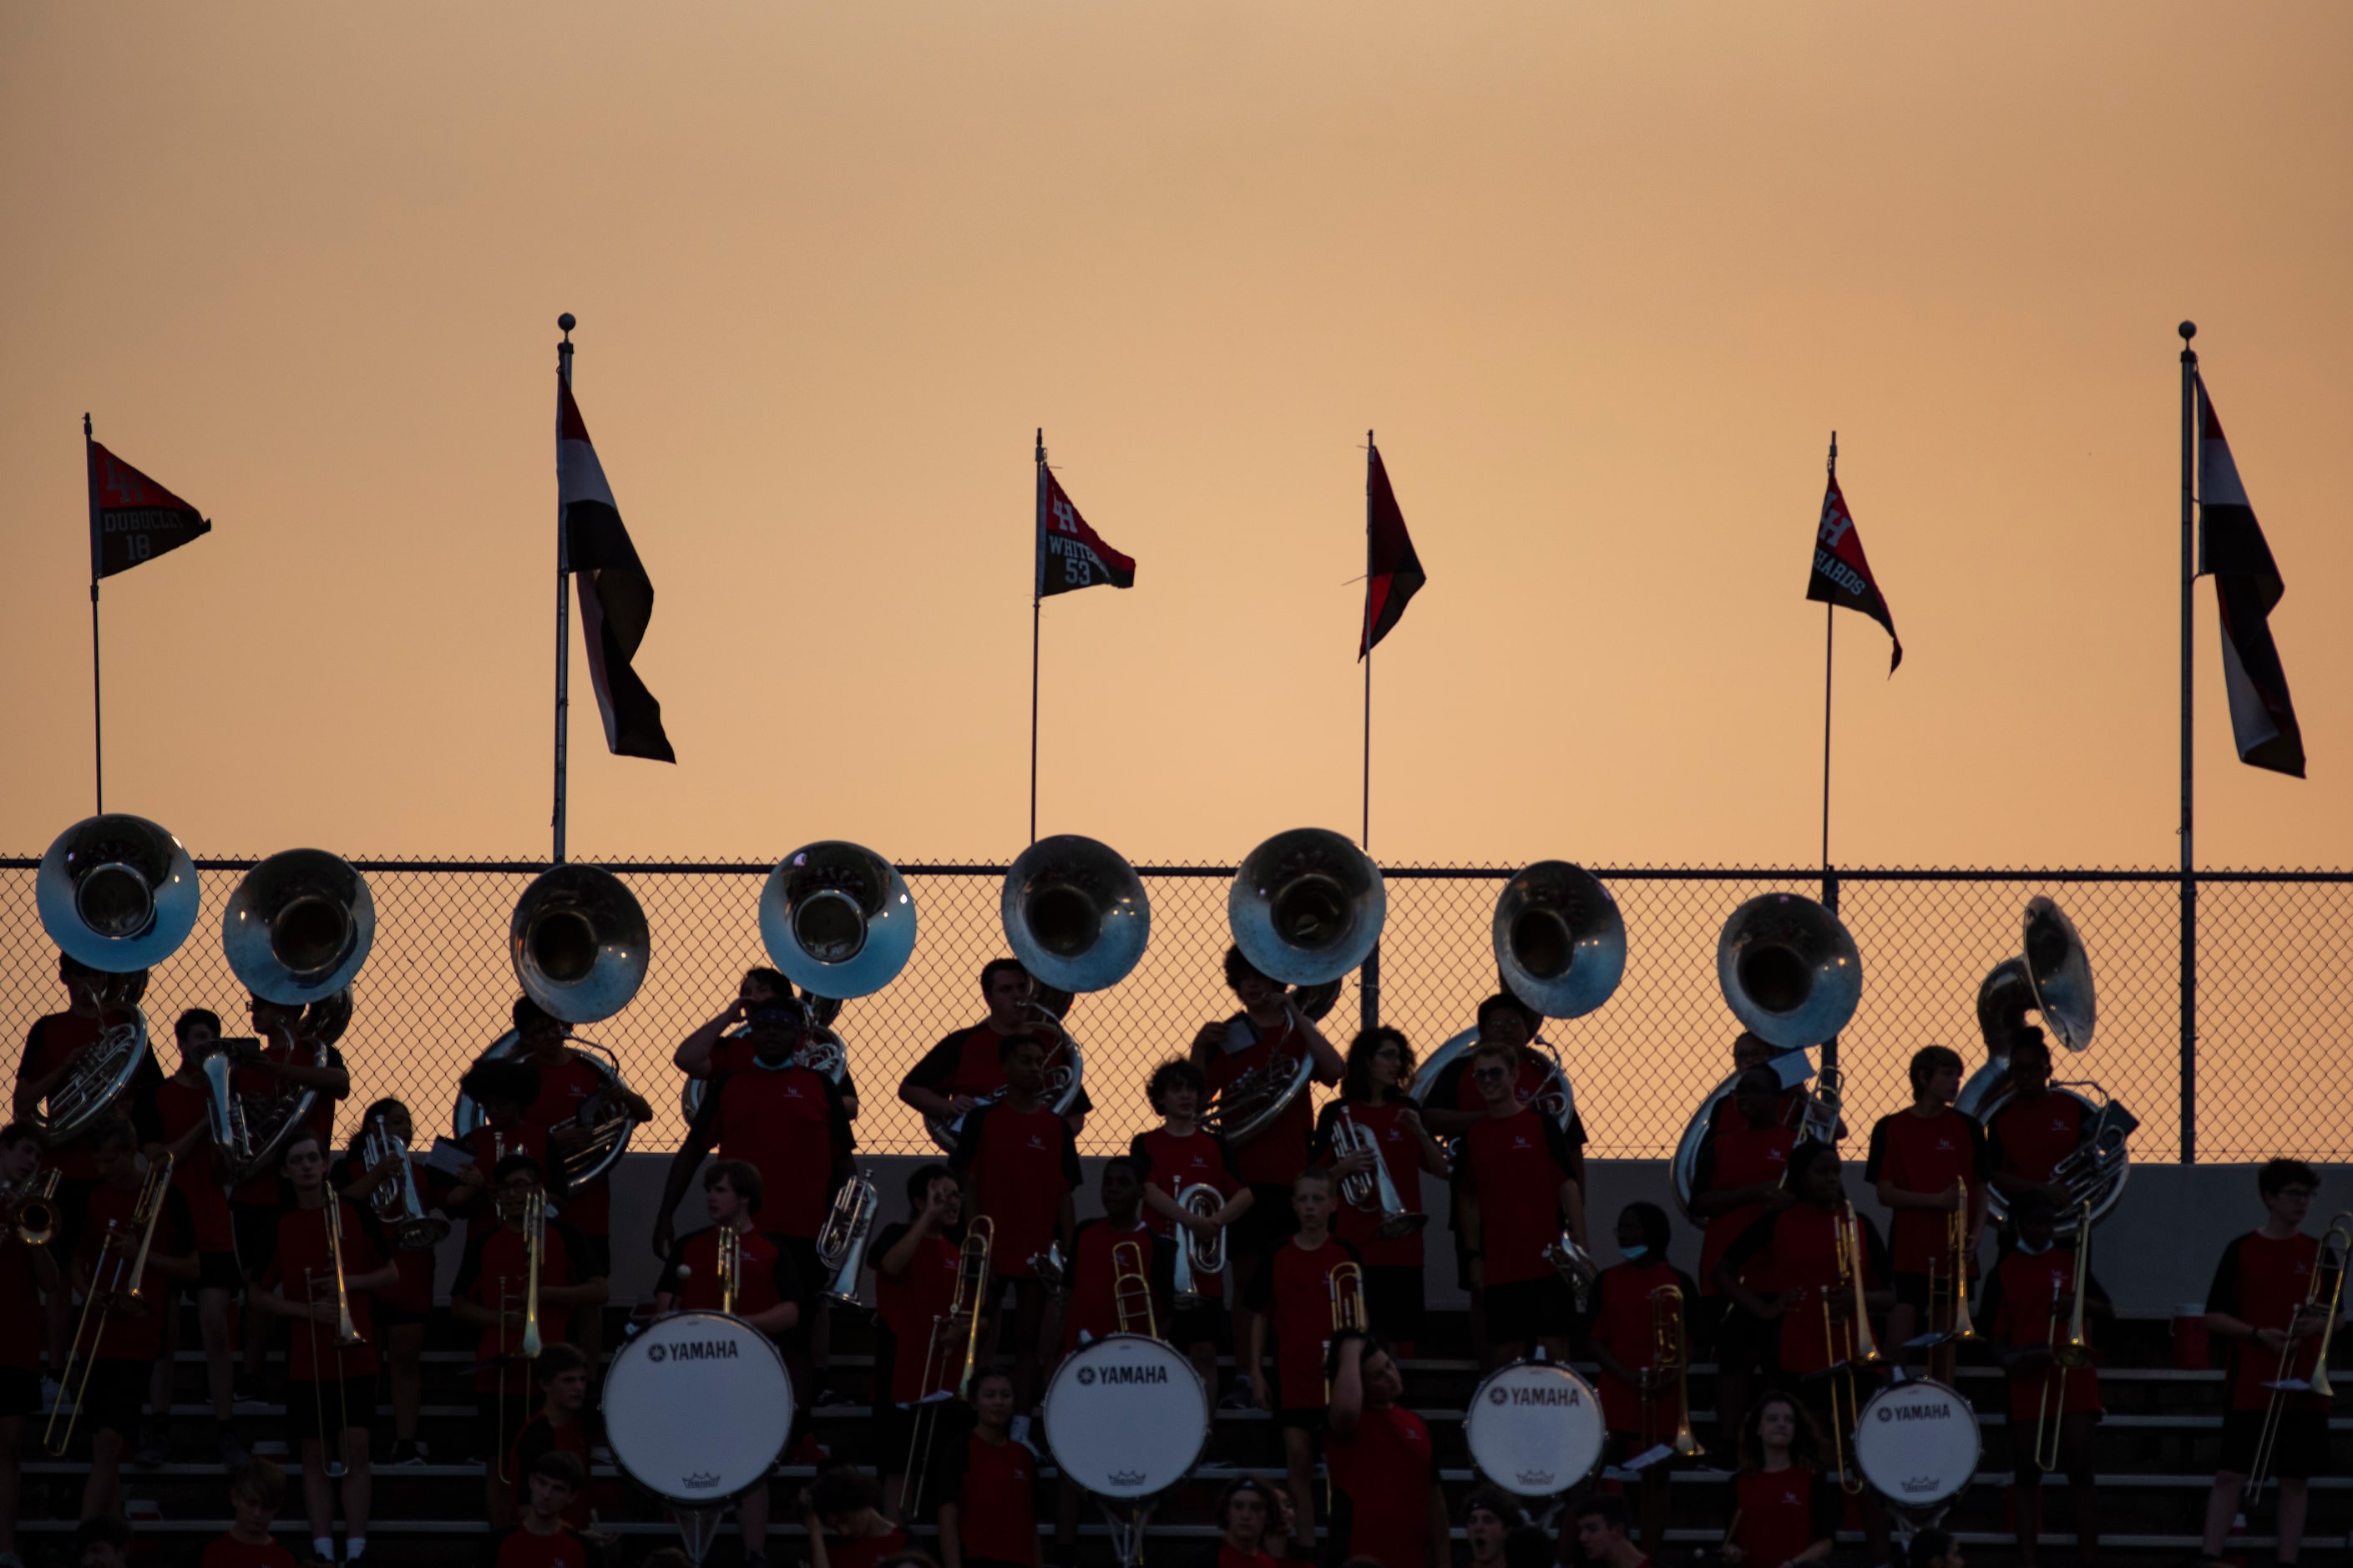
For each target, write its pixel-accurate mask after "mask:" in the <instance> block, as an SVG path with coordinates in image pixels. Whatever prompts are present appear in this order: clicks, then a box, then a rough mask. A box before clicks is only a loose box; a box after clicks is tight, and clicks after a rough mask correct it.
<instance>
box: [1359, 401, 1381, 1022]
mask: <svg viewBox="0 0 2353 1568" xmlns="http://www.w3.org/2000/svg"><path fill="white" fill-rule="evenodd" d="M1375 451H1376V448H1375V447H1374V445H1373V433H1372V432H1371V431H1370V430H1367V431H1366V432H1365V582H1366V594H1365V630H1364V638H1365V765H1364V805H1363V812H1362V818H1361V822H1360V826H1358V828H1357V834H1356V844H1357V847H1359V848H1361V849H1363V850H1364V852H1365V853H1366V855H1370V854H1371V853H1372V852H1373V622H1372V607H1373V599H1372V592H1371V586H1370V585H1371V583H1372V572H1373V459H1374V454H1375ZM1356 1023H1357V1026H1358V1027H1360V1028H1366V1029H1377V1028H1379V1027H1380V1026H1381V944H1380V943H1379V942H1374V943H1373V951H1372V952H1369V953H1366V955H1365V963H1364V967H1363V969H1362V970H1361V971H1360V972H1359V973H1358V974H1357V976H1356Z"/></svg>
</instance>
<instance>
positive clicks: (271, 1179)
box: [228, 1035, 343, 1209]
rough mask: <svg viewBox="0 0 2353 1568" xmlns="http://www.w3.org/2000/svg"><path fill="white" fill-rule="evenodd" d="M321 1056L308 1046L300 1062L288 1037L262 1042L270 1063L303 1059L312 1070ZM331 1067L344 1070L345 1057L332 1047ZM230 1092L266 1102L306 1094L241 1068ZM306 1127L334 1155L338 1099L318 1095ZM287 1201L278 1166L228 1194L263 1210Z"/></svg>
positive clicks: (231, 1078)
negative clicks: (289, 1043) (290, 1045)
mask: <svg viewBox="0 0 2353 1568" xmlns="http://www.w3.org/2000/svg"><path fill="white" fill-rule="evenodd" d="M318 1054H319V1053H318V1050H317V1048H316V1047H310V1046H305V1047H302V1049H301V1053H300V1055H299V1058H298V1056H297V1053H296V1052H295V1051H294V1050H293V1049H291V1048H290V1047H288V1045H287V1044H286V1042H285V1039H284V1037H282V1036H279V1035H269V1036H267V1037H264V1038H263V1040H262V1042H261V1055H262V1057H263V1058H264V1059H266V1060H269V1061H273V1062H284V1061H295V1060H298V1059H299V1061H300V1062H301V1065H302V1066H304V1067H309V1066H311V1064H312V1063H314V1062H315V1061H317V1059H318ZM327 1065H328V1066H329V1067H338V1068H339V1067H342V1066H343V1052H341V1051H339V1050H337V1049H335V1048H334V1047H332V1046H330V1047H328V1048H327ZM229 1088H230V1089H231V1091H232V1092H234V1093H236V1094H238V1095H240V1096H244V1095H250V1096H254V1097H256V1098H258V1099H259V1100H274V1099H278V1098H280V1097H283V1098H285V1099H288V1100H291V1099H294V1098H296V1097H297V1096H299V1095H301V1092H302V1089H301V1086H299V1085H296V1084H291V1083H289V1082H287V1081H286V1080H285V1079H282V1078H274V1077H272V1076H271V1075H270V1074H269V1073H266V1072H263V1071H262V1070H261V1069H259V1068H237V1070H236V1071H235V1072H233V1073H231V1074H230V1075H229ZM302 1125H303V1126H304V1127H306V1128H308V1129H309V1130H310V1131H311V1132H312V1133H313V1134H315V1135H316V1136H317V1138H318V1140H319V1147H320V1148H321V1149H322V1150H325V1151H330V1152H332V1150H333V1148H334V1147H335V1142H334V1131H335V1099H334V1096H333V1095H332V1094H330V1093H328V1092H327V1091H326V1090H325V1089H319V1090H317V1091H315V1095H314V1097H313V1099H312V1100H311V1114H310V1115H309V1116H307V1117H305V1118H304V1119H303V1122H302ZM285 1200H286V1187H285V1183H284V1181H283V1179H282V1178H281V1177H280V1174H279V1170H278V1167H277V1166H276V1165H275V1164H271V1165H269V1166H267V1167H266V1168H265V1169H263V1170H261V1171H259V1172H257V1173H255V1174H254V1176H253V1177H252V1179H251V1180H249V1181H248V1182H247V1183H246V1184H244V1185H243V1186H241V1187H233V1188H231V1189H230V1190H229V1194H228V1201H229V1202H231V1203H233V1204H246V1205H259V1207H262V1208H273V1209H274V1208H276V1207H278V1206H279V1205H280V1204H282V1203H283V1202H285Z"/></svg>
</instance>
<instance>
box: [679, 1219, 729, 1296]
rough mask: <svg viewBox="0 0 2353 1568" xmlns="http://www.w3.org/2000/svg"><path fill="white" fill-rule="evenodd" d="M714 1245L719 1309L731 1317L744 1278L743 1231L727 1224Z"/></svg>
mask: <svg viewBox="0 0 2353 1568" xmlns="http://www.w3.org/2000/svg"><path fill="white" fill-rule="evenodd" d="M716 1245H717V1247H718V1249H719V1258H718V1266H717V1268H715V1269H714V1272H715V1273H717V1274H718V1276H719V1310H721V1311H723V1312H725V1313H727V1314H728V1315H729V1316H731V1317H732V1316H733V1315H734V1311H735V1292H736V1290H737V1289H738V1288H739V1287H740V1286H741V1285H742V1283H743V1279H744V1233H743V1232H742V1231H740V1230H737V1229H736V1228H735V1227H734V1226H732V1225H731V1226H726V1227H724V1228H723V1229H722V1230H721V1231H720V1233H719V1240H718V1242H717V1244H716ZM681 1267H683V1266H681Z"/></svg>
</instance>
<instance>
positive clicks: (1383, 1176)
mask: <svg viewBox="0 0 2353 1568" xmlns="http://www.w3.org/2000/svg"><path fill="white" fill-rule="evenodd" d="M1332 1152H1333V1155H1334V1157H1335V1159H1345V1158H1346V1157H1347V1156H1349V1155H1351V1154H1360V1153H1369V1154H1370V1155H1372V1157H1373V1163H1372V1167H1371V1168H1370V1169H1369V1170H1366V1171H1361V1172H1358V1173H1356V1174H1355V1175H1352V1176H1343V1177H1341V1178H1340V1195H1341V1197H1343V1198H1345V1200H1347V1203H1348V1205H1349V1206H1350V1207H1351V1208H1355V1209H1356V1210H1358V1211H1360V1212H1362V1213H1365V1214H1368V1215H1378V1216H1379V1219H1380V1234H1381V1238H1382V1239H1383V1240H1384V1241H1387V1240H1390V1239H1393V1238H1395V1237H1400V1236H1410V1235H1411V1234H1413V1233H1414V1232H1415V1231H1417V1230H1419V1229H1420V1228H1421V1227H1422V1226H1425V1225H1428V1224H1429V1223H1430V1216H1429V1215H1426V1214H1415V1213H1412V1212H1410V1211H1409V1210H1408V1209H1407V1207H1406V1206H1405V1200H1404V1199H1403V1198H1401V1197H1399V1196H1398V1190H1397V1182H1396V1180H1395V1178H1393V1177H1392V1176H1390V1174H1389V1167H1388V1161H1387V1160H1385V1159H1383V1158H1382V1157H1381V1149H1380V1144H1379V1142H1378V1141H1377V1140H1376V1139H1375V1138H1374V1137H1373V1135H1372V1134H1371V1133H1370V1132H1367V1131H1365V1129H1364V1127H1363V1125H1362V1124H1360V1123H1359V1122H1358V1121H1356V1117H1354V1116H1353V1115H1351V1114H1350V1113H1349V1110H1348V1107H1347V1103H1346V1102H1345V1100H1344V1101H1342V1102H1341V1103H1340V1108H1339V1110H1336V1111H1335V1112H1334V1113H1333V1117H1332Z"/></svg>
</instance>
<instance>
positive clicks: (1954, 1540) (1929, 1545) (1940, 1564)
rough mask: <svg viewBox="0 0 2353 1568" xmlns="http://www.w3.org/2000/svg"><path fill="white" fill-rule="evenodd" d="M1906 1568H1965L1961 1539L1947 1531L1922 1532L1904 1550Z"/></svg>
mask: <svg viewBox="0 0 2353 1568" xmlns="http://www.w3.org/2000/svg"><path fill="white" fill-rule="evenodd" d="M1904 1555H1905V1564H1906V1568H1965V1564H1964V1563H1962V1561H1961V1538H1960V1537H1959V1536H1957V1535H1955V1534H1954V1533H1953V1532H1952V1531H1949V1530H1924V1531H1920V1532H1919V1533H1918V1534H1916V1535H1915V1536H1913V1538H1912V1544H1911V1545H1910V1546H1909V1547H1907V1548H1905V1554H1904Z"/></svg>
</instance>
